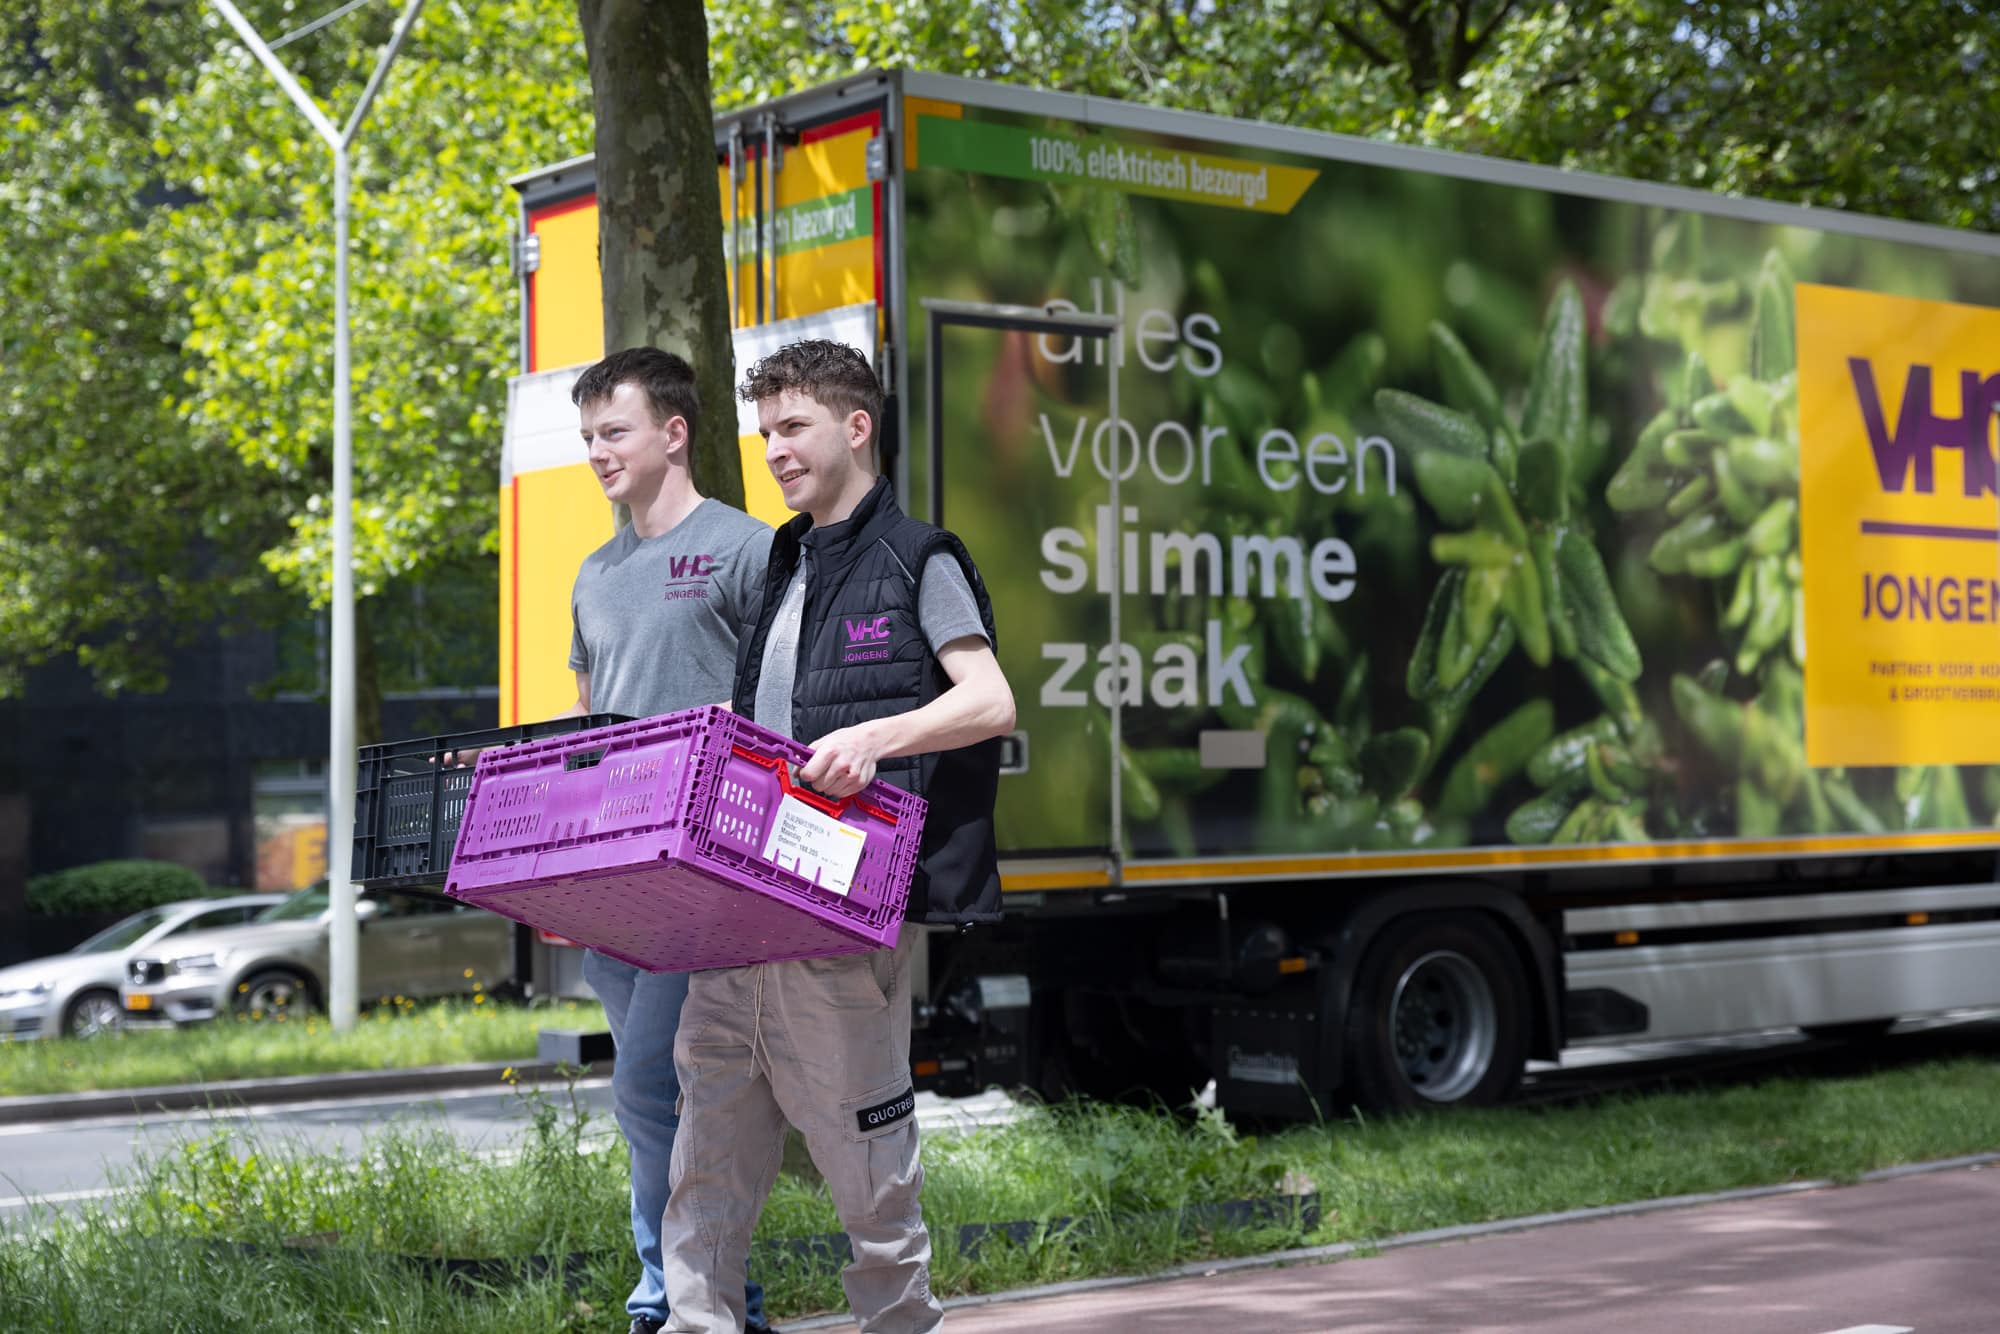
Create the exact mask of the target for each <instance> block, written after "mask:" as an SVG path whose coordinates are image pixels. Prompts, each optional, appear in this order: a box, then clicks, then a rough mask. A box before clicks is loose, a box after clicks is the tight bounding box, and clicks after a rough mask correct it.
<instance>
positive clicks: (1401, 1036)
mask: <svg viewBox="0 0 2000 1334" xmlns="http://www.w3.org/2000/svg"><path fill="white" fill-rule="evenodd" d="M715 144H716V170H717V173H718V180H719V182H720V184H721V197H722V199H723V209H724V213H725V218H724V227H725V243H724V244H725V251H726V256H725V258H726V263H725V267H726V268H727V269H728V271H729V274H730V278H729V281H730V299H731V302H732V309H733V314H734V324H735V342H734V351H735V356H736V363H737V369H738V372H739V375H740V373H741V372H742V371H743V370H744V369H745V368H746V367H747V365H748V364H749V363H750V362H751V361H753V360H755V359H756V358H757V357H758V356H760V355H762V354H763V353H764V352H766V351H768V350H770V349H772V348H774V347H776V346H778V345H780V344H782V343H784V342H788V341H791V340H792V339H795V338H799V337H807V336H814V337H829V338H836V339H840V340H843V341H846V342H849V343H851V344H853V345H855V346H857V347H859V348H861V349H862V350H864V351H865V352H866V353H867V354H868V355H869V356H870V357H871V358H872V359H873V362H874V365H875V366H876V367H877V369H878V371H879V373H880V374H881V377H882V379H883V382H884V384H885V386H886V387H887V389H888V391H889V394H890V399H889V406H888V409H887V411H886V413H885V417H886V420H885V421H884V422H883V423H881V424H880V425H881V436H882V441H883V450H882V453H881V457H882V458H883V460H884V470H885V471H886V472H887V474H888V475H889V476H890V477H891V479H892V481H893V483H894V485H895V487H896V491H897V494H898V496H899V498H900V500H901V502H902V504H903V505H904V507H905V508H906V509H907V510H908V511H909V512H910V513H911V514H913V515H915V516H916V517H919V518H923V519H927V520H930V521H932V522H935V523H940V524H943V525H945V526H947V527H950V528H952V529H953V530H955V531H956V532H958V533H959V534H960V535H961V536H962V537H963V538H964V539H965V541H966V542H967V544H968V546H969V547H970V549H971V551H972V553H973V556H974V558H975V559H976V560H977V561H978V562H979V563H980V567H981V569H982V571H983V573H984V575H985V577H986V580H987V583H988V586H989V589H990V591H991V594H992V598H993V603H994V607H995V613H996V617H997V622H998V627H999V638H1000V642H999V644H998V646H997V648H998V651H999V656H1000V659H1001V662H1002V664H1003V665H1004V666H1005V668H1006V671H1007V674H1008V677H1009V679H1010V680H1011V682H1012V684H1013V686H1014V690H1015V694H1016V697H1017V701H1018V704H1019V729H1018V731H1017V732H1016V733H1015V734H1014V735H1013V736H1011V737H1009V738H1008V739H1007V745H1006V752H1005V764H1004V772H1003V777H1002V780H1001V795H1000V808H999V822H998V827H999V832H1000V839H1001V852H1002V858H1003V866H1002V871H1003V884H1004V888H1005V894H1004V908H1005V921H1004V922H1003V923H1001V924H1000V925H998V926H994V927H991V928H982V929H979V930H975V931H971V932H967V933H948V932H935V931H932V932H928V933H927V939H926V949H925V953H924V957H923V962H922V964H921V965H920V968H919V979H920V985H919V987H918V988H917V995H918V1000H917V1002H916V1013H915V1015H914V1021H915V1024H916V1034H917V1040H916V1044H915V1049H914V1051H915V1054H914V1058H913V1065H914V1072H915V1074H916V1077H917V1081H918V1085H919V1087H933V1088H937V1089H940V1090H943V1091H947V1092H963V1091H970V1090H973V1089H977V1088H979V1087H983V1086H987V1085H991V1084H1001V1085H1006V1086H1024V1087H1028V1088H1031V1089H1036V1090H1039V1091H1042V1092H1044V1093H1048V1094H1059V1093H1062V1092H1065V1091H1072V1090H1073V1091H1080V1092H1084V1093H1087V1094H1091V1095H1097V1096H1141V1097H1159V1098H1163V1099H1165V1100H1167V1101H1169V1102H1182V1101H1185V1100H1186V1099H1187V1097H1188V1096H1189V1093H1190V1091H1191V1090H1193V1089H1198V1088H1200V1087H1201V1086H1202V1085H1204V1084H1205V1083H1206V1082H1207V1081H1208V1080H1210V1079H1213V1080H1214V1081H1215V1086H1216V1097H1217V1099H1218V1101H1219V1102H1220V1104H1221V1105H1222V1106H1223V1107H1224V1108H1225V1109H1227V1110H1229V1111H1231V1112H1233V1113H1237V1114H1241V1115H1247V1116H1253V1117H1260V1118H1273V1119H1283V1118H1290V1117H1307V1116H1312V1115H1315V1114H1318V1113H1322V1112H1331V1111H1333V1110H1335V1109H1338V1108H1344V1107H1346V1106H1347V1105H1350V1104H1355V1105H1361V1106H1366V1107H1371V1108H1385V1109H1398V1108H1412V1107H1424V1106H1435V1105H1445V1104H1485V1103H1492V1102H1495V1101H1499V1100H1501V1099H1504V1098H1505V1097H1506V1096H1507V1095H1508V1094H1509V1092H1510V1091H1511V1090H1513V1088H1514V1087H1515V1085H1516V1084H1517V1082H1518V1080H1519V1079H1520V1077H1521V1074H1522V1070H1523V1066H1524V1063H1525V1062H1526V1061H1528V1060H1529V1059H1531V1058H1543V1059H1547V1058H1553V1057H1555V1056H1557V1055H1558V1053H1559V1052H1560V1051H1561V1050H1562V1049H1564V1048H1565V1047H1567V1046H1572V1045H1576V1044H1585V1043H1608V1042H1621V1043H1623V1042H1634V1041H1641V1040H1650V1039H1663V1038H1682V1037H1694V1036H1701V1035H1719V1034H1727V1033H1736V1032H1742V1031H1748V1030H1762V1029H1770V1028H1778V1027H1786V1026H1796V1027H1799V1028H1802V1029H1804V1030H1806V1031H1807V1032H1809V1033H1833V1034H1863V1033H1871V1032H1877V1031H1881V1030H1883V1029H1886V1028H1887V1026H1888V1025H1889V1024H1891V1023H1893V1022H1894V1021H1895V1020H1897V1019H1899V1018H1903V1017H1907V1016H1912V1015H1918V1014H1937V1013H1941V1012H1951V1011H1957V1010H1964V1009H1972V1008H1977V1007H1985V1006H1992V1005H1995V1004H1996V1003H2000V885H1996V884H1995V852H1996V850H2000V830H1996V822H2000V632H1997V631H1996V621H2000V511H1996V504H1997V503H2000V502H1996V480H1995V421H1996V413H2000V238H1996V237H1994V236H1990V235H1983V234H1976V233H1968V232H1955V231H1950V230H1946V229H1940V228H1934V227H1925V226H1917V225H1912V224H1908V223H1902V222H1894V221H1886V220H1880V219H1873V218H1866V217H1859V216H1854V215H1849V214H1843V213H1838V212H1832V211H1828V210H1822V209H1805V208H1799V207H1792V206H1784V205H1779V204H1774V203H1767V202H1761V201H1757V200H1749V199H1739V198H1727V197H1722V196H1717V195H1711V194H1705V193H1701V192H1698V191H1693V190H1687V189H1681V188H1674V187H1667V186H1662V185H1657V184H1649V183H1645V182H1639V181H1629V180H1619V179H1614V178H1610V177H1605V176H1598V175H1591V174H1587V173H1581V172H1573V171H1564V170H1556V169H1550V168H1542V167H1533V166H1525V165H1520V164H1516V163H1510V162H1503V161H1497V160H1493V159H1488V158H1481V157H1475V156H1466V155H1460V154H1454V153H1445V152H1437V151H1431V150H1423V149H1414V148H1407V147H1399V146H1393V145H1386V144H1380V143H1375V142H1370V141H1365V140H1360V139H1354V138H1348V137H1343V136H1339V135H1333V134H1325V133H1317V132H1309V131H1302V130H1296V129H1288V128H1282V127H1277V126H1271V125H1265V124H1257V123H1251V122H1245V121H1237V120H1229V119H1222V118H1217V117H1213V116H1207V115H1197V114H1191V113H1185V112H1178V111H1171V110H1160V109H1156V108H1151V107H1141V106H1135V105H1129V104H1125V103H1121V102H1115V101H1107V100H1104V99H1100V98H1094V97H1080V96H1072V95H1067V94H1060V93H1051V92H1043V91H1036V90H1031V89H1026V88H1018V87H1010V86H1006V85H1002V84H997V83H992V82H985V81H974V80H966V79H958V78H946V77H939V76H933V75H927V74H922V73H917V72H912V71H904V70H886V71H875V72H870V73H866V74H860V75H856V76H854V77H851V78H848V79H844V80H842V81H840V82H838V83H834V84H831V85H828V86H826V87H822V88H816V89H813V90H811V91H807V92H802V93H799V94H797V95H795V96H790V97H786V98H782V99H780V100H777V101H773V102H769V103H766V104H763V105H759V106H753V107H749V108H746V109H743V110H741V111H736V112H732V113H730V114H727V115H724V116H722V117H720V118H719V119H718V120H717V121H716V123H715ZM511 185H512V186H513V188H514V189H515V191H516V192H517V194H518V208H519V229H518V234H517V237H516V241H515V253H516V267H517V271H518V274H519V278H520V286H521V297H522V300H521V311H522V315H521V365H520V374H519V375H518V376H517V377H516V378H515V379H514V380H513V381H512V384H511V389H510V398H509V412H508V419H507V427H506V444H505V457H504V460H503V464H502V478H501V515H502V530H501V567H502V583H501V602H502V605H501V636H502V645H501V655H500V656H501V683H500V684H501V714H502V717H501V721H502V723H503V724H506V723H516V722H530V721H534V720H536V719H539V718H544V717H547V716H549V715H551V714H554V713H556V712H558V711H560V710H561V709H562V708H563V707H565V706H566V705H567V704H568V703H569V702H570V698H571V695H572V693H573V690H572V684H571V682H570V679H569V673H568V672H567V670H566V669H565V666H564V661H563V657H562V648H563V645H564V644H565V643H566V642H567V639H568V636H569V589H570V580H571V577H572V575H573V573H574V571H575V570H576V568H577V566H578V564H579V562H580V561H581V559H582V557H583V556H584V555H586V554H587V553H588V552H589V551H591V550H592V549H594V548H595V547H596V546H597V545H599V544H600V543H601V542H603V541H604V540H605V538H606V537H608V536H609V534H610V532H611V525H612V522H613V518H612V515H611V512H610V509H609V507H608V506H607V505H606V504H605V503H604V501H603V499H602V496H601V494H600V493H599V490H598V487H597V485H596V482H595V479H594V477H593V475H592V473H591V471H590V468H589V466H588V465H587V463H586V462H585V460H584V456H583V452H582V450H581V448H580V446H579V445H578V444H577V443H576V440H577V437H576V435H575V417H574V409H573V408H572V407H571V406H570V403H569V399H568V387H569V385H570V383H571V382H572V381H573V379H574V376H575V375H576V374H577V372H578V370H579V369H580V368H581V366H582V365H584V364H587V363H589V362H591V361H593V360H595V359H596V358H597V357H599V356H600V355H602V353H603V351H604V348H603V346H602V308H601V304H600V294H599V275H598V269H597V262H596V254H597V250H596V247H597V236H598V224H597V209H596V196H595V193H594V182H593V177H592V171H591V163H590V161H589V159H579V160H575V161H570V162H564V163H560V164H557V165H554V166H550V167H547V168H544V169H541V170H536V171H533V172H530V173H528V174H525V175H523V176H521V177H519V178H517V179H515V180H514V181H512V182H511ZM738 421H739V425H738V433H739V447H740V450H741V454H742V467H743V476H744V482H745V494H746V498H747V502H748V507H749V508H750V509H751V511H752V512H753V513H756V514H758V515H759V516H760V517H762V518H764V519H766V520H768V521H770V522H772V523H774V524H775V523H780V522H783V521H784V520H785V519H786V518H788V517H789V515H788V514H787V513H786V512H785V510H784V509H783V506H782V504H781V502H780V500H779V497H778V492H777V488H776V486H775V484H774V483H773V482H772V481H771V479H770V476H769V474H768V472H767V470H766V469H765V467H764V464H763V460H762V453H763V445H762V441H761V440H760V439H759V438H758V436H757V434H756V429H755V419H754V411H753V410H751V409H749V408H747V407H743V408H740V409H739V418H738ZM803 739H804V740H807V741H810V740H811V738H803Z"/></svg>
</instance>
